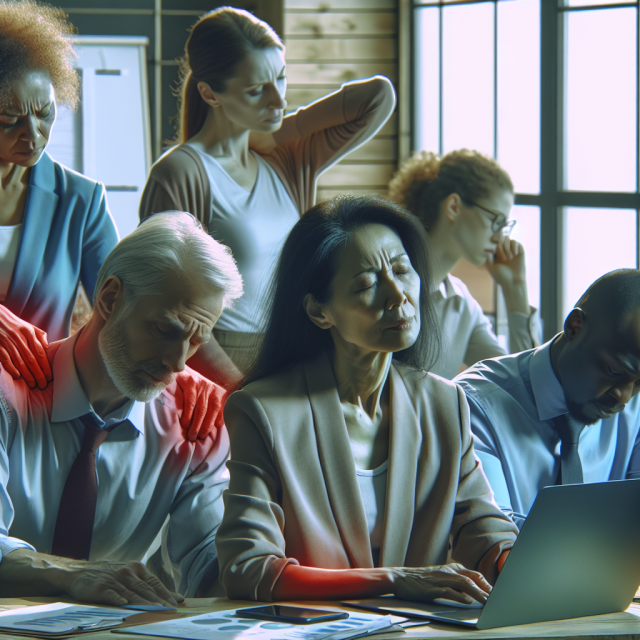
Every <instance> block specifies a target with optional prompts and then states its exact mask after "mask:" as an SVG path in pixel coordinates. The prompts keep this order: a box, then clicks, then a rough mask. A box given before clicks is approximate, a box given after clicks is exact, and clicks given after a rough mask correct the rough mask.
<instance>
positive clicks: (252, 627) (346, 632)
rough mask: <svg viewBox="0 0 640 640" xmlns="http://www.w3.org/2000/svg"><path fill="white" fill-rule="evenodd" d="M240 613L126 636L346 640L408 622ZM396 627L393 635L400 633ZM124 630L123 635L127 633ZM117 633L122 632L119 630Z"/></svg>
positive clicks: (213, 615)
mask: <svg viewBox="0 0 640 640" xmlns="http://www.w3.org/2000/svg"><path fill="white" fill-rule="evenodd" d="M236 611H237V609H234V610H231V611H217V612H214V613H205V614H203V615H200V616H194V617H192V618H180V619H177V620H167V621H166V622H157V623H154V624H145V625H142V626H139V627H127V629H126V633H132V634H139V635H149V636H165V637H167V638H185V639H186V640H232V638H238V640H245V639H246V638H252V639H253V640H325V639H327V638H331V640H347V639H348V638H357V637H359V636H363V635H370V634H372V633H380V632H381V631H383V630H387V629H389V628H390V627H392V626H393V625H394V624H396V623H397V622H401V621H404V620H406V618H401V617H399V616H380V615H373V614H369V613H361V612H358V613H351V612H350V613H349V618H347V619H346V620H332V621H330V622H317V623H315V624H304V625H301V624H290V623H288V622H267V621H265V620H251V619H249V618H240V617H238V616H237V615H236ZM401 630H402V629H401V628H400V627H395V628H394V629H393V631H401ZM124 631H125V630H124V629H123V630H122V632H123V633H124ZM115 632H116V633H118V632H119V631H118V630H116V631H115Z"/></svg>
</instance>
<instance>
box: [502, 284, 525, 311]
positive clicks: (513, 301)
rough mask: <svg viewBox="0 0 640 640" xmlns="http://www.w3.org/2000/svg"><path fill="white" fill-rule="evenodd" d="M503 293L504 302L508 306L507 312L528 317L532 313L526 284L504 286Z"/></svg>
mask: <svg viewBox="0 0 640 640" xmlns="http://www.w3.org/2000/svg"><path fill="white" fill-rule="evenodd" d="M502 293H503V294H504V301H505V302H506V304H507V311H519V312H520V313H525V314H526V315H529V314H530V313H531V307H530V306H529V293H528V291H527V284H526V282H522V283H518V284H514V285H511V286H510V287H504V286H503V287H502Z"/></svg>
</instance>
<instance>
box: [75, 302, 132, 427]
mask: <svg viewBox="0 0 640 640" xmlns="http://www.w3.org/2000/svg"><path fill="white" fill-rule="evenodd" d="M104 324H105V322H104V320H103V319H102V317H101V316H100V315H99V314H98V313H94V314H93V316H91V318H90V320H89V321H88V322H87V324H86V325H85V326H84V327H83V328H82V329H80V332H79V335H78V339H77V340H76V344H75V347H74V350H73V358H74V361H75V365H76V372H77V374H78V380H79V381H80V385H81V386H82V390H83V391H84V393H85V395H86V396H87V399H88V400H89V403H90V404H91V406H92V407H93V410H94V411H95V412H96V414H97V415H98V416H99V417H100V418H104V417H105V416H107V415H109V414H110V413H111V412H113V411H115V410H116V409H118V408H119V407H121V406H122V405H123V404H125V403H126V402H127V401H128V400H129V398H127V397H126V396H124V395H123V394H122V393H120V391H118V389H117V388H116V386H115V385H114V384H113V381H112V380H111V378H110V377H109V374H108V372H107V369H106V367H105V364H104V361H103V359H102V356H101V355H100V349H99V347H98V336H99V335H100V331H101V330H102V327H103V326H104Z"/></svg>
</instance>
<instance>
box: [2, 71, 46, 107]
mask: <svg viewBox="0 0 640 640" xmlns="http://www.w3.org/2000/svg"><path fill="white" fill-rule="evenodd" d="M53 100H54V90H53V85H52V84H51V78H50V77H49V74H48V73H47V72H46V71H40V70H38V69H30V70H27V71H25V72H23V73H21V74H20V75H18V76H17V77H16V78H14V80H13V81H12V82H11V83H10V85H9V91H7V92H6V97H5V98H4V100H3V104H2V105H1V109H2V112H3V113H4V112H13V111H15V112H17V113H23V112H24V111H25V110H26V108H28V107H29V106H31V105H38V106H42V105H45V104H47V103H48V102H51V101H53Z"/></svg>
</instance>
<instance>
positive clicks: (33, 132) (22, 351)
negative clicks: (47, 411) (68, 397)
mask: <svg viewBox="0 0 640 640" xmlns="http://www.w3.org/2000/svg"><path fill="white" fill-rule="evenodd" d="M71 32H72V27H71V25H70V24H68V23H67V22H66V20H65V15H64V13H63V12H62V11H60V10H59V9H54V8H53V7H50V6H47V5H40V4H38V3H36V2H33V1H32V0H24V1H23V2H9V1H4V2H0V175H1V177H2V180H1V181H0V364H1V365H2V367H4V368H5V369H6V370H7V371H8V372H9V373H10V374H11V375H12V376H13V377H14V378H19V377H20V376H22V377H24V379H25V381H26V382H27V384H28V385H29V386H30V387H34V386H35V385H36V384H37V385H38V386H39V387H40V388H44V387H45V386H46V385H47V382H48V380H51V368H50V366H49V362H48V361H47V357H46V354H45V347H46V346H47V336H48V338H49V340H59V339H61V338H65V337H67V336H68V335H69V329H70V324H71V315H72V312H73V307H74V305H75V301H76V296H77V292H78V284H79V283H80V282H82V285H83V286H84V289H85V291H86V292H87V295H88V296H89V298H91V296H92V295H93V289H94V286H95V283H96V278H97V275H98V271H99V270H100V267H101V266H102V263H103V262H104V260H105V258H106V257H107V255H108V254H109V251H111V249H112V248H113V247H114V246H115V244H116V242H117V241H118V235H117V232H116V228H115V225H114V223H113V220H112V219H111V216H110V215H109V211H108V209H107V202H106V198H105V189H104V186H103V185H101V184H100V183H98V182H95V181H94V180H90V179H89V178H86V177H84V176H81V175H79V174H77V173H75V172H74V171H70V170H69V169H67V168H66V167H64V166H62V165H61V164H58V163H57V162H55V161H54V160H53V159H52V158H51V157H50V156H49V155H48V154H47V152H46V151H45V147H46V146H47V143H48V142H49V137H50V135H51V129H52V127H53V124H54V122H55V119H56V101H58V102H60V103H61V104H66V105H68V106H70V107H74V106H75V105H76V103H77V99H78V76H77V73H76V72H75V71H74V69H73V67H72V66H71V59H72V57H73V56H74V53H73V49H72V46H71ZM32 325H35V326H32Z"/></svg>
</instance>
